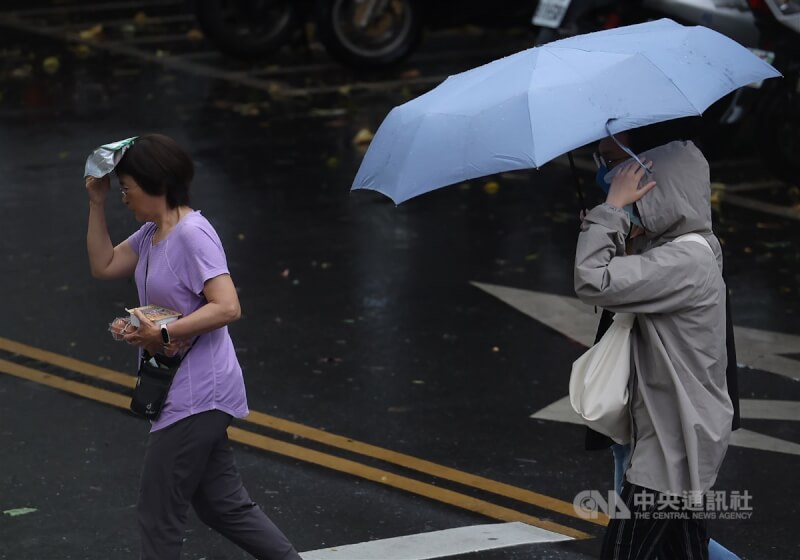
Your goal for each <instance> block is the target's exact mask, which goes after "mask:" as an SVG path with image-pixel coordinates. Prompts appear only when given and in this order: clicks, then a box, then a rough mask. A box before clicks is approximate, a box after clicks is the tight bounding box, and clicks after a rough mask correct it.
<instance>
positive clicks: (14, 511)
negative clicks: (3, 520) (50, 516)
mask: <svg viewBox="0 0 800 560" xmlns="http://www.w3.org/2000/svg"><path fill="white" fill-rule="evenodd" d="M35 511H38V510H37V509H36V508H27V507H24V508H15V509H7V510H5V511H4V512H3V515H10V516H11V517H16V516H18V515H26V514H28V513H33V512H35Z"/></svg>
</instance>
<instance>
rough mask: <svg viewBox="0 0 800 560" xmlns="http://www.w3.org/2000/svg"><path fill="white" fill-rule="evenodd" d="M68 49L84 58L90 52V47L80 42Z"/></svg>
mask: <svg viewBox="0 0 800 560" xmlns="http://www.w3.org/2000/svg"><path fill="white" fill-rule="evenodd" d="M70 50H71V51H72V52H73V53H74V54H75V56H77V57H78V58H86V57H87V56H89V55H90V54H92V49H91V48H90V47H89V45H84V44H83V43H81V44H80V45H75V46H74V47H71V48H70Z"/></svg>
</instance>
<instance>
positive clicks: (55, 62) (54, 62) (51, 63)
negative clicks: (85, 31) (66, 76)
mask: <svg viewBox="0 0 800 560" xmlns="http://www.w3.org/2000/svg"><path fill="white" fill-rule="evenodd" d="M60 66H61V61H60V60H59V59H58V57H57V56H48V57H47V58H45V59H44V60H43V61H42V69H44V71H45V72H47V73H48V74H50V75H53V74H55V73H56V72H58V69H59V67H60Z"/></svg>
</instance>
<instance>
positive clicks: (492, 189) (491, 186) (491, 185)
mask: <svg viewBox="0 0 800 560" xmlns="http://www.w3.org/2000/svg"><path fill="white" fill-rule="evenodd" d="M499 190H500V185H499V184H498V183H497V181H489V182H488V183H486V184H484V185H483V192H485V193H486V194H496V193H497V191H499Z"/></svg>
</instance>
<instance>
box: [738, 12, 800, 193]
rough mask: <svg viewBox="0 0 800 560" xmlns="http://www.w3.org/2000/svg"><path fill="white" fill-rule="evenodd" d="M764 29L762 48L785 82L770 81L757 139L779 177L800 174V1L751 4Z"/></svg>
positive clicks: (791, 178) (759, 115)
mask: <svg viewBox="0 0 800 560" xmlns="http://www.w3.org/2000/svg"><path fill="white" fill-rule="evenodd" d="M750 5H751V7H752V9H753V13H754V14H755V16H756V21H757V23H758V26H759V28H760V29H761V36H762V42H761V45H760V46H761V48H762V49H763V50H764V52H765V53H767V54H768V55H769V56H771V57H772V58H773V62H772V64H773V66H775V68H777V69H778V70H779V71H780V72H781V73H782V74H783V78H782V79H775V80H769V81H768V82H767V83H766V84H765V85H764V87H763V90H764V91H763V98H762V99H761V101H760V104H759V107H758V109H757V111H756V113H755V119H756V123H757V126H756V134H755V136H756V139H757V143H758V146H759V148H760V149H761V152H762V155H763V157H764V159H765V160H766V161H767V162H768V163H769V164H770V167H771V169H773V170H774V171H775V172H776V174H777V175H778V176H779V177H782V178H783V179H785V180H787V181H789V182H792V183H796V182H797V180H798V174H800V0H750Z"/></svg>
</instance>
